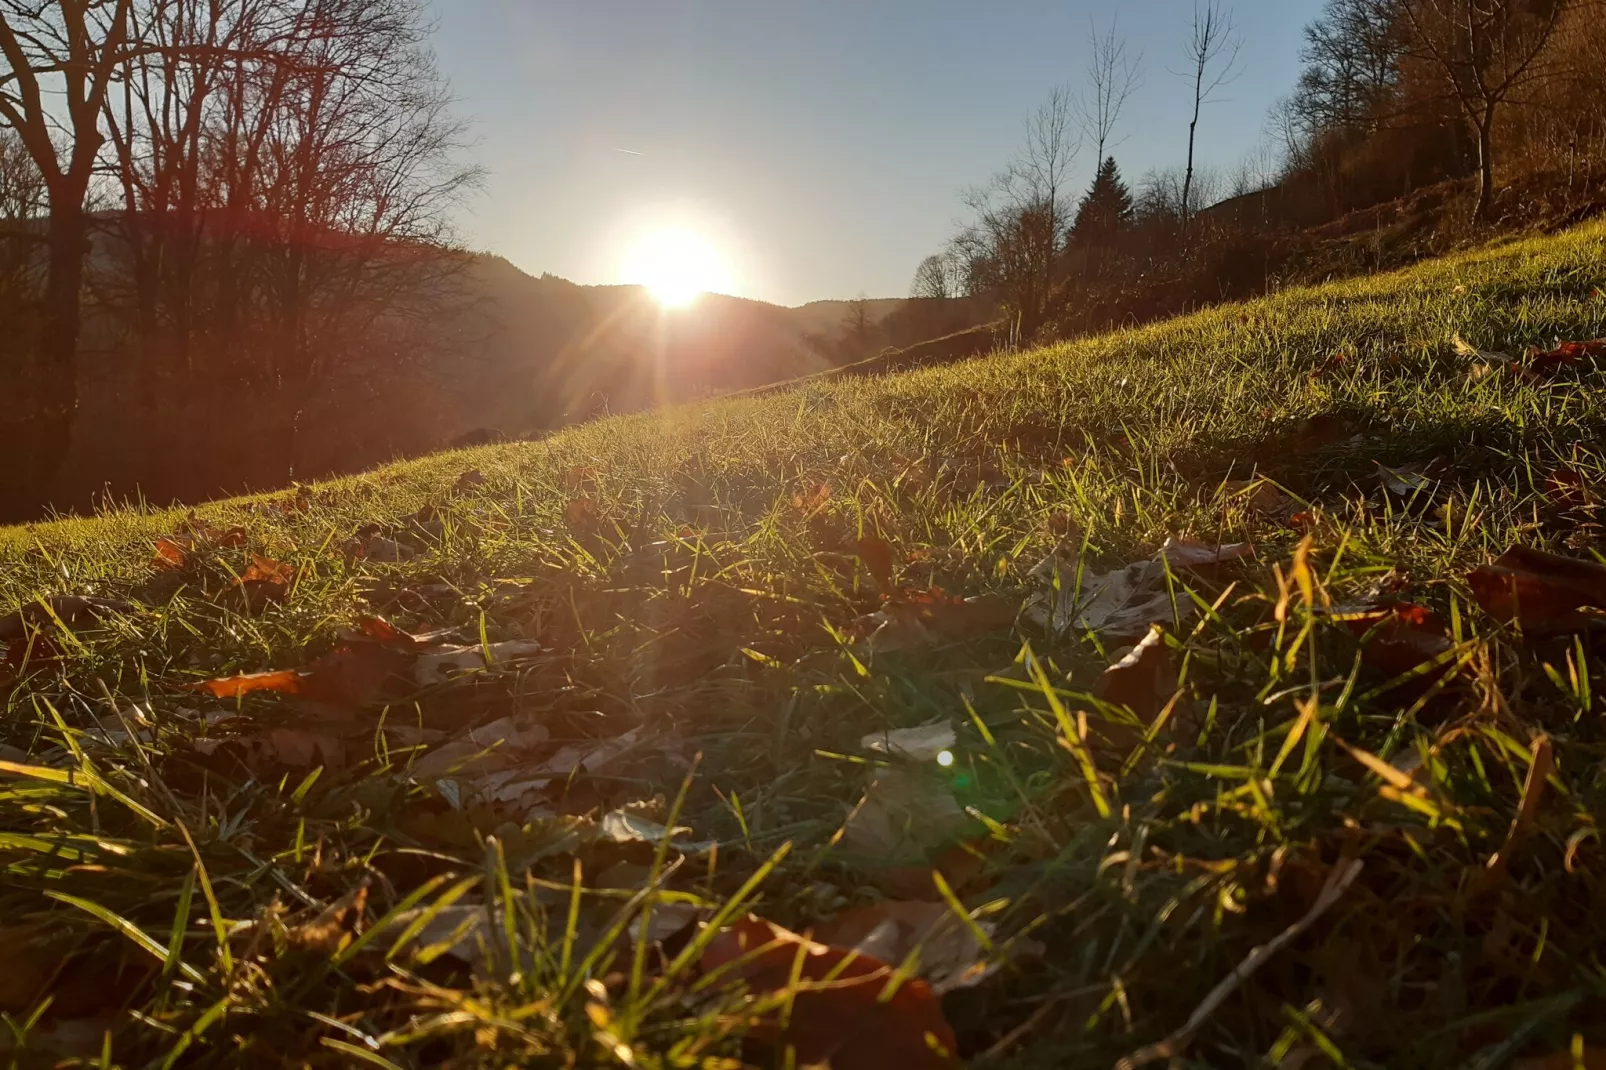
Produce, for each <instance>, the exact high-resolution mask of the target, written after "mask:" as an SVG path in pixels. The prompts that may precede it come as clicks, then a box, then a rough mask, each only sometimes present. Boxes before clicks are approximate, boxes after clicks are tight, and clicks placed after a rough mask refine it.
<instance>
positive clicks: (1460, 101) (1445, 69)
mask: <svg viewBox="0 0 1606 1070" xmlns="http://www.w3.org/2000/svg"><path fill="white" fill-rule="evenodd" d="M1572 2H1573V0H1549V2H1547V3H1543V4H1528V3H1521V2H1519V0H1404V4H1403V7H1404V12H1405V18H1406V22H1407V24H1408V25H1409V27H1410V44H1409V52H1410V54H1411V55H1412V56H1414V57H1415V58H1417V59H1420V60H1423V61H1425V62H1426V63H1428V64H1429V65H1430V66H1431V67H1432V68H1433V69H1434V70H1435V71H1436V72H1437V74H1438V77H1439V80H1440V82H1441V83H1442V84H1443V85H1444V86H1445V87H1446V88H1447V90H1448V92H1449V95H1450V96H1451V97H1453V98H1454V100H1455V102H1456V105H1457V106H1458V108H1459V109H1460V111H1461V115H1462V117H1463V118H1464V119H1465V120H1466V121H1467V123H1468V124H1469V125H1470V126H1471V127H1472V129H1473V131H1474V132H1475V134H1476V137H1477V144H1478V206H1477V210H1476V216H1477V218H1478V219H1480V220H1482V219H1487V218H1488V216H1489V210H1490V208H1491V207H1492V202H1493V199H1494V157H1495V145H1494V134H1495V120H1496V118H1497V117H1498V116H1499V114H1500V112H1501V109H1502V107H1503V106H1504V105H1506V104H1507V103H1509V102H1513V101H1515V100H1516V99H1517V98H1518V95H1519V94H1520V93H1521V91H1522V90H1523V89H1525V88H1527V87H1528V86H1530V85H1532V84H1534V83H1535V82H1537V81H1540V80H1542V79H1543V78H1544V77H1545V76H1546V75H1547V74H1548V73H1549V71H1548V70H1547V64H1545V63H1544V62H1543V58H1542V57H1543V54H1544V52H1545V46H1546V45H1547V44H1549V42H1550V38H1551V35H1552V34H1553V33H1554V32H1555V29H1556V25H1557V23H1558V22H1559V21H1560V20H1561V18H1562V16H1563V15H1564V14H1565V13H1566V11H1567V10H1568V8H1569V6H1570V5H1571V3H1572Z"/></svg>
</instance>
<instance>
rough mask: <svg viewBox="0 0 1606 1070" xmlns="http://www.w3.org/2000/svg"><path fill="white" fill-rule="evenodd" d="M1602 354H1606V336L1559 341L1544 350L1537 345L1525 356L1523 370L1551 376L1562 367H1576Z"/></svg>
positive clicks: (1532, 373) (1533, 373)
mask: <svg viewBox="0 0 1606 1070" xmlns="http://www.w3.org/2000/svg"><path fill="white" fill-rule="evenodd" d="M1602 354H1606V338H1596V339H1594V340H1593V341H1589V342H1558V343H1556V348H1554V349H1544V350H1542V349H1540V348H1539V347H1538V346H1535V347H1534V348H1532V349H1530V350H1528V352H1527V354H1526V355H1525V356H1524V357H1523V368H1522V370H1523V371H1525V372H1527V373H1528V374H1530V375H1537V376H1549V375H1554V374H1555V373H1556V372H1558V371H1560V370H1561V369H1562V368H1576V367H1578V366H1579V365H1581V364H1584V363H1586V362H1588V361H1592V360H1594V359H1595V358H1596V357H1599V356H1601V355H1602Z"/></svg>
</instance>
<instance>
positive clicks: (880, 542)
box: [859, 535, 893, 591]
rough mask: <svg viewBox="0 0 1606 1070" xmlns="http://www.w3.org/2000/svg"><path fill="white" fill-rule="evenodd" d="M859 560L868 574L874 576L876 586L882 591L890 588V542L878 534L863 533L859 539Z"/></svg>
mask: <svg viewBox="0 0 1606 1070" xmlns="http://www.w3.org/2000/svg"><path fill="white" fill-rule="evenodd" d="M859 560H860V561H862V562H864V567H865V569H866V570H868V571H869V573H870V575H872V576H874V577H875V581H876V586H878V587H880V588H881V589H882V590H883V591H887V590H891V589H892V563H893V552H892V544H891V543H890V542H888V541H887V540H886V539H883V538H881V537H880V536H879V535H865V536H863V537H862V538H860V539H859Z"/></svg>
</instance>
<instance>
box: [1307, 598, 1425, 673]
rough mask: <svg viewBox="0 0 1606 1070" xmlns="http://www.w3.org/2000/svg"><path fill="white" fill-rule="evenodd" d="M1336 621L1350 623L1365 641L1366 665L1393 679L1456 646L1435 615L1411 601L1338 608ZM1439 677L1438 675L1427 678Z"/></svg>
mask: <svg viewBox="0 0 1606 1070" xmlns="http://www.w3.org/2000/svg"><path fill="white" fill-rule="evenodd" d="M1333 618H1334V619H1335V620H1339V621H1342V622H1344V623H1345V624H1347V625H1348V627H1349V630H1350V632H1351V633H1352V634H1354V636H1355V637H1356V638H1357V639H1360V640H1361V662H1362V664H1364V665H1367V666H1368V667H1370V668H1373V669H1376V670H1377V671H1379V672H1381V673H1383V674H1385V675H1387V676H1391V677H1393V676H1404V675H1405V674H1406V673H1408V672H1410V671H1411V670H1413V669H1415V668H1417V667H1418V666H1421V665H1425V664H1427V663H1428V662H1430V661H1433V660H1434V659H1435V658H1438V657H1439V656H1441V655H1442V654H1444V653H1445V652H1446V651H1448V650H1449V649H1451V648H1452V647H1453V646H1455V641H1454V640H1453V639H1451V638H1450V636H1449V634H1448V633H1447V632H1446V631H1445V628H1444V625H1443V624H1442V623H1440V621H1439V619H1438V618H1437V617H1436V616H1434V614H1433V612H1432V611H1431V610H1429V609H1428V608H1427V607H1425V606H1419V605H1416V604H1414V603H1411V602H1385V603H1382V604H1378V605H1367V606H1360V607H1346V606H1335V607H1334V608H1333ZM1444 668H1445V669H1446V670H1447V669H1448V668H1449V666H1445V667H1444ZM1439 675H1441V674H1440V673H1437V672H1435V673H1432V674H1428V675H1427V676H1425V677H1424V679H1428V680H1431V679H1436V678H1437V677H1438V676H1439Z"/></svg>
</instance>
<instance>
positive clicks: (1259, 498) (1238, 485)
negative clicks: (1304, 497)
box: [1221, 479, 1296, 516]
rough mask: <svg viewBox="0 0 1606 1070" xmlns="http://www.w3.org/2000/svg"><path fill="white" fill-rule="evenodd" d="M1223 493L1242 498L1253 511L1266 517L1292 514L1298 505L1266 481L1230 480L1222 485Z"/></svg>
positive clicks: (1274, 485)
mask: <svg viewBox="0 0 1606 1070" xmlns="http://www.w3.org/2000/svg"><path fill="white" fill-rule="evenodd" d="M1221 492H1222V493H1223V494H1224V495H1226V496H1227V497H1229V498H1242V499H1243V502H1244V504H1245V505H1247V506H1248V507H1249V508H1250V509H1251V510H1253V511H1254V512H1257V513H1260V514H1262V515H1264V516H1281V515H1284V514H1286V513H1290V512H1292V511H1293V510H1294V507H1295V504H1296V503H1295V502H1294V499H1293V498H1291V497H1289V496H1288V495H1287V494H1285V493H1283V491H1282V490H1281V489H1280V488H1279V487H1278V486H1277V485H1276V484H1275V483H1272V482H1270V481H1269V480H1265V479H1229V480H1227V481H1226V482H1225V483H1223V484H1222V485H1221Z"/></svg>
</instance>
